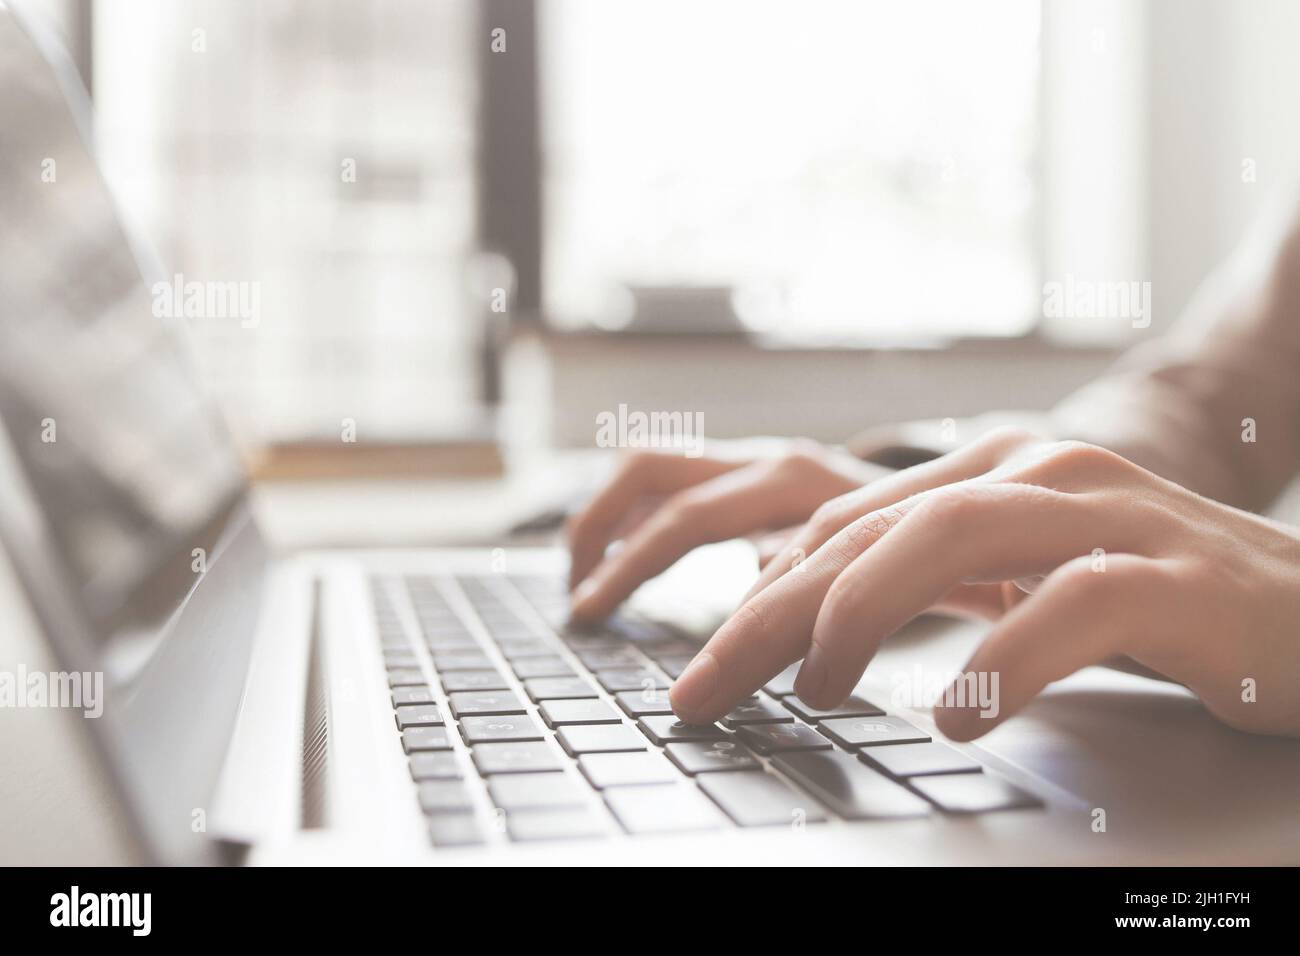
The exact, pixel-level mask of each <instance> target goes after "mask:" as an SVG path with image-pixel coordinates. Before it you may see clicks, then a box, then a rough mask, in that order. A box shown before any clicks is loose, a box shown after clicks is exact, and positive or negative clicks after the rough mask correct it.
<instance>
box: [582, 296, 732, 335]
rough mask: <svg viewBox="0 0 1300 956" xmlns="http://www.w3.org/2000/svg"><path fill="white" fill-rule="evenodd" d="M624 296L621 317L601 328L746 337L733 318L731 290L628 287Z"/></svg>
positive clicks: (645, 332)
mask: <svg viewBox="0 0 1300 956" xmlns="http://www.w3.org/2000/svg"><path fill="white" fill-rule="evenodd" d="M626 293H627V308H626V309H625V310H624V311H623V314H622V315H618V316H617V317H616V318H615V319H614V320H613V321H610V322H608V323H602V325H601V328H603V329H605V330H606V331H624V332H631V333H633V334H637V335H666V336H671V335H682V336H696V335H724V336H743V335H746V334H747V330H746V329H745V327H744V326H743V325H741V323H740V319H739V318H738V317H737V315H736V310H735V307H734V305H733V298H732V297H733V291H732V289H731V287H730V286H727V285H633V284H629V285H628V286H626ZM615 311H617V310H615ZM612 314H613V313H611V315H612Z"/></svg>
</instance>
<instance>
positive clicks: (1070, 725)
mask: <svg viewBox="0 0 1300 956" xmlns="http://www.w3.org/2000/svg"><path fill="white" fill-rule="evenodd" d="M17 29H18V27H17V25H16V24H15V23H14V21H13V20H12V19H9V18H7V17H6V18H0V30H4V31H15V30H17ZM0 39H4V40H5V48H6V49H7V50H11V51H13V50H19V49H21V48H22V45H21V44H17V43H15V42H14V40H15V37H14V35H13V34H12V33H10V34H9V35H8V36H7V37H4V38H0ZM27 49H28V51H29V52H28V53H27V54H23V55H19V54H17V53H14V54H12V55H9V56H7V57H5V58H0V73H2V74H3V77H2V80H3V82H0V89H3V90H4V91H5V94H4V96H3V97H0V129H3V130H4V137H5V140H6V149H5V150H3V151H0V163H3V164H4V166H5V169H4V170H3V173H4V178H5V180H6V181H7V183H8V185H7V186H6V189H5V205H6V214H5V220H6V227H7V228H6V229H5V230H4V232H3V234H0V244H3V248H2V249H0V421H2V422H3V428H2V434H0V483H2V484H3V487H4V489H5V492H4V495H3V496H0V536H2V538H3V543H4V559H5V564H4V568H3V571H4V573H3V575H0V612H2V613H3V615H4V621H5V627H4V629H3V630H4V638H3V644H0V665H2V667H3V669H6V670H8V671H9V676H10V680H9V687H10V692H11V698H13V697H14V695H15V694H16V695H18V696H17V698H15V699H11V700H10V701H8V704H7V706H6V707H5V708H3V709H0V743H2V745H3V749H4V752H5V756H4V759H5V764H6V766H8V767H11V768H12V767H15V766H16V767H18V768H20V769H21V770H22V772H20V773H17V774H8V775H6V780H5V782H4V783H3V784H0V844H3V845H4V846H5V847H6V854H7V856H8V857H9V861H10V862H30V863H51V862H65V863H89V862H150V863H164V864H199V863H212V864H216V863H229V864H248V865H258V864H281V863H291V864H308V863H318V864H353V863H391V864H440V865H449V864H467V865H468V864H472V865H478V864H485V863H500V864H535V863H536V864H588V865H596V864H637V865H659V864H662V865H685V864H716V863H720V862H722V863H732V864H750V863H752V864H769V865H770V864H821V865H839V864H844V865H861V864H944V865H951V864H1016V863H1032V864H1066V863H1069V864H1093V863H1160V864H1176V863H1277V862H1291V863H1294V862H1296V861H1298V860H1300V831H1297V829H1296V828H1295V827H1294V826H1293V825H1292V821H1293V815H1294V795H1295V794H1296V793H1297V792H1300V759H1297V757H1300V742H1296V741H1287V740H1276V739H1265V738H1256V737H1250V736H1247V735H1243V734H1239V733H1237V732H1234V731H1232V730H1229V729H1227V728H1225V727H1223V726H1222V725H1220V724H1218V723H1217V722H1215V721H1214V720H1213V719H1211V718H1210V717H1209V716H1208V715H1207V714H1206V713H1205V712H1204V710H1203V709H1202V708H1201V707H1200V705H1199V703H1198V702H1197V701H1196V700H1195V698H1194V697H1192V696H1191V695H1190V694H1189V693H1188V692H1187V691H1186V690H1185V689H1183V688H1180V687H1176V686H1173V685H1169V684H1166V683H1162V682H1159V681H1154V680H1151V679H1149V678H1147V677H1143V676H1139V675H1134V674H1126V673H1121V672H1117V671H1112V670H1107V669H1104V668H1090V669H1088V670H1086V671H1084V672H1081V673H1080V674H1078V675H1075V676H1074V677H1071V678H1069V679H1068V680H1065V681H1062V682H1060V683H1059V684H1057V685H1055V686H1054V687H1053V688H1051V689H1050V690H1049V692H1047V693H1046V694H1045V695H1044V696H1043V697H1042V699H1040V700H1039V701H1037V702H1036V703H1035V704H1034V705H1032V706H1031V707H1030V708H1029V709H1028V710H1027V711H1026V712H1025V714H1024V715H1023V716H1019V717H1017V718H1016V719H1015V720H1013V721H1010V722H1008V723H1006V724H1005V725H1003V726H1001V727H999V728H998V729H997V730H996V731H994V732H993V733H992V734H991V735H989V736H988V737H987V738H985V739H984V740H983V741H981V742H980V743H979V744H978V745H956V744H951V743H949V742H946V741H944V740H943V738H942V737H941V735H940V734H939V733H938V732H937V731H936V730H935V727H934V724H933V721H932V720H931V719H930V714H929V710H928V707H927V702H926V699H925V694H924V687H925V686H926V685H928V684H931V683H932V682H933V678H934V677H935V675H941V674H945V673H948V672H950V671H951V669H952V668H955V667H957V666H959V665H960V663H961V661H962V660H964V658H965V656H966V655H967V654H968V653H969V649H970V647H971V642H972V641H974V640H977V639H978V636H979V632H978V628H975V627H974V626H972V625H963V624H952V623H948V622H942V621H939V620H936V619H922V620H920V621H918V622H916V623H915V624H914V625H912V626H911V627H909V628H908V629H907V630H905V631H904V632H903V633H902V634H901V635H899V636H898V637H896V638H895V639H894V640H893V641H891V642H890V643H889V645H888V646H887V647H886V648H885V649H884V651H883V652H882V653H881V654H880V655H879V657H878V658H877V659H876V660H875V661H874V662H873V663H872V665H871V667H870V668H869V669H868V672H867V675H866V676H865V677H864V679H863V681H862V682H861V684H860V685H859V687H858V689H857V691H856V693H855V694H854V696H853V697H851V698H850V699H849V700H847V701H846V702H845V703H844V704H843V705H842V706H841V707H839V708H837V709H835V710H834V711H830V712H825V711H818V710H816V709H814V708H811V707H809V706H807V705H806V704H804V703H803V702H802V701H800V700H799V699H798V697H797V696H796V695H795V694H794V693H793V686H792V681H793V670H791V671H787V672H786V673H783V674H779V675H773V677H772V679H771V680H770V681H769V682H768V683H767V684H766V685H765V686H764V687H763V688H762V689H761V690H759V691H758V693H757V694H755V695H754V696H753V697H752V698H751V699H749V700H746V701H743V702H741V703H740V704H739V705H738V706H737V707H736V709H735V710H734V711H732V713H730V714H729V715H728V716H727V717H726V719H724V720H723V721H721V722H719V723H718V724H714V725H709V726H703V727H698V726H686V725H683V724H681V723H680V722H678V721H677V720H676V719H675V717H674V716H673V714H672V712H671V708H670V707H669V706H668V703H667V689H668V687H669V686H670V685H671V682H672V680H673V679H674V678H675V677H676V676H677V675H678V674H680V673H681V671H682V670H683V668H684V667H685V666H686V664H687V662H688V661H689V660H690V658H691V656H692V655H693V654H694V653H695V651H696V649H697V648H698V646H699V645H700V643H701V642H702V641H703V640H705V639H707V637H708V635H709V633H710V631H711V628H712V627H713V626H714V625H715V624H716V622H717V620H718V614H719V613H725V611H726V609H727V607H728V606H729V602H732V601H734V599H735V597H736V596H737V595H738V594H739V593H740V592H741V591H743V588H744V585H745V582H746V581H747V580H749V579H750V578H751V577H752V573H753V566H752V555H748V554H746V553H744V552H745V548H744V546H736V545H732V546H723V547H720V548H715V549H708V550H705V551H703V552H701V553H699V554H697V555H694V556H692V557H691V558H689V559H688V560H687V561H686V562H684V564H683V565H681V566H679V567H678V568H677V569H675V570H674V572H670V573H669V574H668V575H667V576H665V578H663V579H662V580H659V581H656V582H653V584H652V586H649V587H647V588H645V589H643V591H642V593H641V594H639V595H638V596H637V600H636V601H635V602H634V606H632V607H629V608H628V609H626V610H625V611H623V612H621V613H620V614H619V615H617V616H616V617H615V618H613V619H611V620H610V621H609V622H608V623H607V624H606V625H604V626H602V627H599V628H594V629H586V630H576V629H572V628H570V627H569V626H568V625H567V624H566V617H567V604H566V602H567V595H566V590H565V586H564V574H565V570H566V561H565V556H564V554H563V552H562V551H561V550H559V549H557V548H554V547H540V548H514V547H483V548H430V549H411V548H404V549H390V550H381V549H369V550H317V551H312V552H309V553H301V554H287V555H286V554H272V553H270V552H269V551H268V548H267V546H266V544H265V542H264V540H263V538H262V536H261V534H260V533H259V530H258V527H257V522H256V521H255V520H254V518H253V517H252V515H251V513H250V509H249V506H248V489H247V487H246V484H245V481H244V478H243V475H242V471H241V468H240V465H239V461H238V459H237V456H236V454H235V452H234V450H233V446H232V444H231V442H230V440H229V438H228V436H227V435H226V434H225V432H224V430H223V427H222V425H221V423H220V419H219V417H218V416H217V414H216V413H215V411H214V409H213V408H212V406H211V404H210V402H209V401H208V400H207V398H206V397H205V396H204V395H203V394H202V392H201V390H200V389H199V388H198V387H197V386H196V385H195V376H194V375H193V374H192V372H191V369H190V365H189V364H188V362H187V357H186V354H185V351H184V347H183V328H181V327H179V323H181V322H183V320H174V321H173V320H168V319H166V318H160V317H158V316H156V315H155V314H154V310H153V309H152V308H151V295H150V284H149V283H148V281H147V280H146V279H145V278H143V275H144V274H145V273H146V272H148V271H149V269H148V267H147V266H146V267H144V268H143V271H142V267H141V265H140V261H139V259H138V257H137V256H136V255H134V247H133V246H132V244H131V242H130V241H129V240H128V233H127V231H126V230H125V229H123V227H122V226H121V224H120V214H119V211H118V210H116V209H115V208H114V207H113V204H112V202H111V201H110V198H109V194H108V192H107V190H106V189H105V188H104V185H103V183H102V182H101V180H100V178H99V174H98V172H97V171H96V169H95V166H94V163H93V161H92V160H91V157H90V153H89V151H88V150H87V148H86V146H85V130H84V129H83V128H79V126H78V120H77V112H76V110H75V109H74V110H73V112H71V113H70V112H69V111H68V109H67V106H66V104H65V103H64V102H63V100H64V99H65V98H67V97H71V98H73V99H74V100H75V98H76V96H77V93H76V91H75V90H74V89H72V88H71V86H69V85H68V84H67V83H65V82H63V81H62V80H61V79H60V76H59V72H58V70H56V69H54V68H51V67H50V66H49V65H48V63H47V62H46V61H45V59H44V58H42V57H41V56H39V55H37V53H36V51H35V48H34V47H30V46H28V47H27ZM60 117H64V119H60ZM47 159H53V160H54V161H55V163H56V167H57V176H56V178H55V179H54V180H53V181H47V182H43V181H42V179H41V178H40V176H38V175H34V174H33V173H32V171H33V170H40V169H41V168H42V163H43V162H45V161H46V160H47ZM15 184H17V185H15ZM737 582H739V585H738V584H737ZM19 675H21V677H22V679H21V680H19V679H17V678H18V676H19ZM35 687H43V688H44V691H45V693H43V694H40V695H35V696H33V693H32V688H35ZM37 698H39V699H37Z"/></svg>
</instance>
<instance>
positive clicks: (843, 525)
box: [570, 429, 1300, 740]
mask: <svg viewBox="0 0 1300 956" xmlns="http://www.w3.org/2000/svg"><path fill="white" fill-rule="evenodd" d="M789 525H797V527H796V528H794V529H793V530H789V531H786V532H784V533H782V534H780V535H778V536H776V537H775V538H771V537H769V538H768V539H767V540H766V541H765V542H764V543H763V545H762V547H763V548H765V549H766V554H767V555H768V556H769V560H767V562H766V564H765V565H764V566H763V569H762V571H761V573H760V575H759V577H758V580H757V581H756V582H755V584H754V586H753V588H752V589H751V591H750V593H749V595H748V596H747V597H746V599H745V601H744V602H743V604H742V605H741V607H740V608H739V610H737V611H736V613H735V614H734V615H733V616H732V617H731V618H730V619H729V620H728V621H727V622H726V623H725V624H724V625H723V626H722V627H721V628H720V629H719V630H718V631H717V633H715V634H714V636H713V637H712V639H711V640H710V641H709V642H708V643H707V644H706V645H705V647H704V648H703V649H702V650H701V651H700V653H699V654H698V655H697V656H696V658H695V659H694V660H693V661H692V662H691V665H690V666H689V667H688V668H687V670H686V671H685V672H684V673H683V674H682V676H681V677H680V678H679V679H678V680H677V681H676V683H675V684H674V686H673V689H672V692H671V700H672V705H673V709H674V711H675V712H676V713H677V715H678V716H679V717H680V718H681V719H682V720H684V721H688V722H691V723H703V722H708V721H713V720H716V719H718V718H720V717H721V716H723V715H724V714H726V713H727V712H728V711H729V710H730V709H731V708H732V707H733V706H734V705H735V704H736V703H737V702H739V701H740V700H741V699H742V698H743V697H745V696H747V695H749V694H752V693H753V692H755V691H756V690H757V689H758V688H760V687H761V686H762V685H763V684H764V683H766V682H767V681H768V680H770V679H771V678H772V677H773V676H774V675H776V674H777V673H779V672H780V671H781V670H783V669H784V668H785V667H787V666H789V665H790V664H792V663H794V662H795V661H798V660H801V659H802V660H803V664H802V666H801V668H800V671H799V675H798V678H797V680H796V682H795V690H796V692H797V693H798V694H799V696H800V697H802V698H803V699H804V700H806V701H807V702H808V703H810V704H812V705H813V706H816V707H821V708H831V707H834V706H836V705H838V704H839V703H841V702H842V701H843V700H844V698H846V697H847V696H848V695H849V694H850V693H851V692H852V691H853V688H854V686H855V685H856V683H857V681H858V679H859V678H860V677H861V675H862V673H863V671H864V669H865V668H866V666H867V664H868V663H869V662H870V660H871V658H872V656H873V655H874V654H875V652H876V650H877V648H879V647H880V645H881V643H882V642H883V641H884V640H885V639H886V638H887V637H889V635H890V634H892V633H893V632H894V631H896V630H898V629H899V628H900V627H902V626H903V625H904V624H906V623H907V622H908V621H909V620H911V619H912V618H914V617H916V616H917V615H918V614H921V613H923V612H926V611H932V610H939V611H944V612H952V613H960V614H966V615H977V616H980V617H982V618H985V619H987V620H990V621H992V622H993V626H992V628H991V630H990V631H989V633H988V634H987V636H986V637H985V638H984V640H983V641H982V642H981V644H980V645H979V647H978V648H977V649H976V650H975V652H974V654H973V656H972V657H971V658H970V660H969V662H968V663H967V665H966V668H965V671H966V672H967V673H970V672H975V673H984V672H988V673H997V674H998V675H999V682H1000V692H1001V699H1000V702H999V708H998V711H997V714H996V716H993V717H983V716H980V712H979V709H978V707H976V706H972V707H969V708H968V707H960V706H940V705H936V708H935V711H934V713H935V718H936V722H937V723H938V726H939V729H940V730H941V731H943V732H944V733H945V734H946V735H947V736H949V737H950V738H952V739H955V740H972V739H975V738H977V737H980V736H982V735H983V734H985V733H987V732H988V731H989V730H991V729H993V727H995V726H997V725H998V724H1000V723H1001V722H1002V721H1004V720H1006V719H1008V718H1009V717H1011V716H1013V715H1014V714H1016V713H1017V712H1019V711H1020V710H1022V709H1023V708H1024V706H1025V705H1026V704H1027V703H1029V701H1031V700H1032V699H1033V698H1034V697H1035V696H1036V695H1037V694H1038V693H1039V692H1040V691H1042V690H1043V688H1045V687H1046V686H1047V685H1049V684H1050V683H1052V682H1053V681H1056V680H1060V679H1061V678H1063V677H1066V676H1068V675H1069V674H1071V673H1073V672H1075V671H1077V670H1079V669H1080V668H1082V667H1086V666H1088V665H1091V664H1098V663H1102V662H1104V661H1107V660H1109V659H1113V658H1116V657H1123V656H1127V657H1129V658H1131V659H1132V660H1134V661H1136V662H1137V663H1138V664H1140V665H1142V666H1144V667H1146V668H1149V669H1150V670H1151V671H1154V672H1155V673H1157V674H1159V675H1162V676H1164V677H1166V678H1168V679H1170V680H1173V681H1177V682H1179V683H1182V684H1184V685H1186V686H1187V687H1189V688H1190V689H1191V690H1192V691H1194V692H1195V693H1196V694H1197V695H1198V696H1199V697H1200V699H1201V700H1202V701H1203V703H1204V704H1205V706H1206V708H1207V709H1208V710H1209V711H1210V712H1211V713H1212V714H1214V715H1215V716H1216V717H1217V718H1219V719H1220V720H1222V721H1223V722H1225V723H1226V724H1228V725H1230V726H1232V727H1235V728H1238V729H1241V730H1246V731H1251V732H1255V733H1262V734H1276V735H1286V736H1300V623H1297V622H1300V533H1298V532H1297V530H1296V529H1294V528H1288V527H1286V526H1283V525H1280V524H1277V523H1274V522H1270V521H1268V520H1266V519H1263V518H1260V517H1258V516H1256V515H1252V514H1249V513H1247V512H1244V511H1239V510H1237V509H1235V508H1231V507H1228V506H1227V505H1223V504H1220V503H1218V502H1215V501H1211V500H1209V499H1207V498H1203V497H1201V496H1199V495H1197V494H1195V493H1193V492H1191V491H1188V490H1187V489H1185V488H1182V487H1180V486H1178V485H1176V484H1173V483H1172V482H1169V481H1166V480H1165V479H1163V478H1160V477H1158V476H1157V475H1154V474H1152V473H1151V472H1149V471H1146V470H1144V469H1143V468H1141V467H1139V466H1137V465H1135V464H1133V463H1132V462H1129V461H1127V460H1126V459H1124V458H1122V457H1120V456H1119V455H1116V454H1114V453H1112V452H1110V451H1107V450H1105V449H1103V448H1099V447H1097V446H1094V445H1087V444H1084V443H1080V442H1045V441H1042V440H1041V439H1039V438H1038V437H1036V436H1034V435H1032V434H1029V433H1026V432H1022V431H1019V430H1009V429H1008V430H1000V431H997V432H994V433H991V434H989V435H987V436H985V437H984V438H982V439H980V440H979V441H977V442H974V443H972V444H971V445H969V446H966V447H964V448H962V449H959V450H957V451H954V452H952V453H951V454H948V455H945V456H943V457H941V458H938V459H935V460H934V461H931V462H927V463H925V464H923V465H918V466H916V467H914V468H909V469H905V470H903V471H897V472H891V471H886V470H884V469H879V468H873V466H867V465H864V464H863V463H862V462H857V461H856V460H853V459H851V458H850V456H848V455H847V454H844V453H840V452H833V451H830V450H823V449H819V448H817V446H809V445H800V446H798V447H796V448H793V449H791V450H789V451H788V453H786V454H784V455H782V456H779V457H775V458H763V459H757V460H741V461H732V460H725V459H710V458H701V459H684V458H680V457H674V456H672V455H655V454H641V455H637V456H634V457H631V458H628V459H627V460H626V461H625V462H624V463H623V465H622V466H621V468H620V469H619V471H618V473H617V475H616V476H615V478H614V479H613V481H611V483H610V484H609V485H608V486H607V487H606V488H605V489H604V491H603V492H602V493H601V494H600V495H599V496H597V498H596V499H595V500H594V501H593V502H592V503H591V505H590V506H589V507H588V508H587V509H586V510H585V511H584V512H583V513H582V514H581V515H579V516H578V517H577V518H576V519H575V521H574V522H573V523H572V526H571V529H570V542H571V549H572V554H573V577H572V582H571V583H572V584H573V585H574V586H575V590H574V602H573V611H572V613H573V617H574V619H575V621H577V622H579V623H581V622H591V621H595V620H599V619H600V618H602V617H604V616H605V615H606V614H608V613H609V612H610V611H612V610H613V609H614V608H615V607H616V606H617V605H618V604H619V603H620V602H621V601H622V600H623V599H624V598H626V597H627V596H628V595H629V594H631V592H632V591H633V590H634V589H635V588H636V586H637V585H639V584H640V583H641V582H642V581H644V580H647V579H648V578H650V577H652V576H654V575H656V574H658V573H660V572H661V571H663V570H665V569H666V568H667V567H669V566H670V565H671V564H672V563H673V562H674V561H676V560H677V559H678V558H680V557H681V556H682V555H684V554H685V553H687V552H688V551H689V550H691V549H692V548H694V547H697V546H699V545H700V544H704V543H707V542H709V541H717V540H723V539H725V538H732V537H737V536H741V535H749V534H755V533H758V532H763V531H768V530H770V529H773V528H785V527H787V526H789ZM620 537H621V538H623V540H624V546H623V547H622V549H621V550H619V551H618V552H617V553H616V554H612V555H611V556H610V557H607V558H603V559H602V555H603V554H604V553H605V549H606V546H607V545H608V544H609V543H610V542H611V541H612V540H615V539H617V538H620ZM1031 591H1032V594H1030V593H1029V592H1031ZM1243 682H1251V686H1252V687H1253V690H1254V693H1253V700H1243V696H1250V695H1244V694H1243V687H1244V686H1246V685H1245V684H1244V683H1243ZM954 697H955V699H957V700H960V697H959V696H956V695H954ZM942 703H943V702H942V701H940V704H942Z"/></svg>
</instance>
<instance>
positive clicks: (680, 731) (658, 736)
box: [637, 715, 727, 745]
mask: <svg viewBox="0 0 1300 956" xmlns="http://www.w3.org/2000/svg"><path fill="white" fill-rule="evenodd" d="M637 726H638V727H640V728H641V730H642V731H643V732H644V733H645V735H646V736H647V737H649V738H650V739H651V740H653V741H654V742H655V743H657V744H660V745H663V744H667V743H672V742H674V741H683V742H685V741H691V740H704V741H709V740H723V739H725V738H726V736H727V734H726V732H725V731H723V730H722V729H721V728H719V727H717V726H715V725H714V724H703V725H697V724H684V723H682V722H681V721H680V720H678V719H677V718H676V717H673V716H671V715H669V716H667V717H642V718H641V719H640V720H638V721H637Z"/></svg>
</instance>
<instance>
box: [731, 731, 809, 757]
mask: <svg viewBox="0 0 1300 956" xmlns="http://www.w3.org/2000/svg"><path fill="white" fill-rule="evenodd" d="M736 733H737V735H738V736H739V737H740V739H741V740H743V741H744V742H745V743H746V744H748V745H749V746H750V747H753V748H754V749H755V750H757V751H758V752H759V753H761V754H775V753H785V752H787V751H791V750H830V749H831V742H830V741H829V740H827V739H826V738H825V737H823V736H822V735H821V734H819V733H817V731H815V730H813V729H812V728H811V727H805V726H804V725H803V724H746V725H745V726H744V727H741V728H740V729H739V730H738V731H737V732H736Z"/></svg>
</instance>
